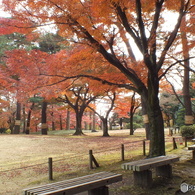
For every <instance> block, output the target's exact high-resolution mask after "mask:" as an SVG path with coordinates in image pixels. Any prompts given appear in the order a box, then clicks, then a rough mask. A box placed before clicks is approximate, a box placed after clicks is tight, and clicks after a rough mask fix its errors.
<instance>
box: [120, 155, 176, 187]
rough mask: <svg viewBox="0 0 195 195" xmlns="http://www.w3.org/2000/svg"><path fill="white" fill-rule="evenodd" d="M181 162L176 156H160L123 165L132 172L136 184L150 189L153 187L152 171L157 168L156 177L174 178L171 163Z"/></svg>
mask: <svg viewBox="0 0 195 195" xmlns="http://www.w3.org/2000/svg"><path fill="white" fill-rule="evenodd" d="M177 161H179V157H176V156H158V157H153V158H147V159H142V160H138V161H133V162H129V163H124V164H122V168H123V169H125V170H132V171H133V177H134V184H135V185H139V186H141V187H145V188H150V187H151V186H152V171H151V170H150V169H152V168H156V176H161V177H168V178H170V177H172V166H171V165H170V164H171V163H174V162H177Z"/></svg>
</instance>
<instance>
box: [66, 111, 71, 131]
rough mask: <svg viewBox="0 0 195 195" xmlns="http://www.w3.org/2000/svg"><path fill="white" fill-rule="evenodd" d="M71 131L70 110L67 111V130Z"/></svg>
mask: <svg viewBox="0 0 195 195" xmlns="http://www.w3.org/2000/svg"><path fill="white" fill-rule="evenodd" d="M69 129H70V110H69V109H67V116H66V130H69Z"/></svg>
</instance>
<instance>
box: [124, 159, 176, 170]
mask: <svg viewBox="0 0 195 195" xmlns="http://www.w3.org/2000/svg"><path fill="white" fill-rule="evenodd" d="M177 161H179V157H174V156H159V157H154V158H148V159H143V160H138V161H134V162H130V163H124V164H122V168H123V169H125V170H133V171H144V170H148V169H151V168H154V167H158V166H162V165H167V164H171V163H173V162H177Z"/></svg>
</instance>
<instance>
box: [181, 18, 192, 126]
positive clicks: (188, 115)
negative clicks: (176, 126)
mask: <svg viewBox="0 0 195 195" xmlns="http://www.w3.org/2000/svg"><path fill="white" fill-rule="evenodd" d="M183 23H184V24H183V25H184V26H186V19H185V16H184V18H183ZM181 31H182V32H181V39H182V47H183V57H184V59H185V61H184V65H185V66H184V79H183V98H184V105H185V125H192V124H193V116H192V105H191V96H190V70H189V68H190V61H189V46H188V40H187V34H186V32H185V29H183V26H181Z"/></svg>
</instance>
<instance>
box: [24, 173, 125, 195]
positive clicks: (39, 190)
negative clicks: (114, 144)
mask: <svg viewBox="0 0 195 195" xmlns="http://www.w3.org/2000/svg"><path fill="white" fill-rule="evenodd" d="M121 180H122V175H121V174H115V173H110V172H100V173H95V174H91V175H86V176H82V177H78V178H74V179H70V180H64V181H61V182H55V183H51V184H46V185H42V186H39V187H35V188H30V189H25V190H24V192H25V195H29V194H33V195H35V194H37V195H38V194H42V195H43V194H54V193H55V194H62V193H63V192H65V191H66V193H79V192H83V191H87V190H90V189H94V188H98V187H101V186H105V185H109V184H111V183H114V182H118V181H121Z"/></svg>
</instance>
